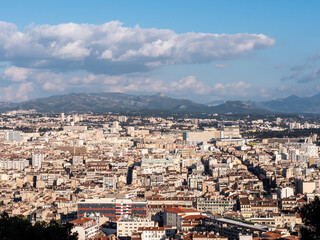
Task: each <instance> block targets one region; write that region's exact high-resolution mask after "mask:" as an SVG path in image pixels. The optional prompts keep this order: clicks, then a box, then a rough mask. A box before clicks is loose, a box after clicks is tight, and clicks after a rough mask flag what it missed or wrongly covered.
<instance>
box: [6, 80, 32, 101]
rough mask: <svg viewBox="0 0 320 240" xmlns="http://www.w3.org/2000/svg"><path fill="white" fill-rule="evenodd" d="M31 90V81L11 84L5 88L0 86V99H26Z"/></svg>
mask: <svg viewBox="0 0 320 240" xmlns="http://www.w3.org/2000/svg"><path fill="white" fill-rule="evenodd" d="M32 91H33V85H32V83H31V82H27V83H21V84H13V85H9V86H7V87H5V88H0V100H1V101H26V100H28V99H29V93H30V92H32Z"/></svg>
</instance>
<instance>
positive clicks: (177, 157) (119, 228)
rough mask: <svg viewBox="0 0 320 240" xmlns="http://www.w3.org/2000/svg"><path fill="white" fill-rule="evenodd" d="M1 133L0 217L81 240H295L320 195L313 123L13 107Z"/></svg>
mask: <svg viewBox="0 0 320 240" xmlns="http://www.w3.org/2000/svg"><path fill="white" fill-rule="evenodd" d="M0 128H1V130H0V139H1V140H0V141H1V145H0V146H1V149H0V159H1V160H0V180H1V181H0V189H1V190H0V193H1V195H0V212H6V213H8V214H9V216H18V215H23V216H24V217H25V218H27V219H28V220H29V221H30V222H31V223H35V222H37V221H46V222H49V221H50V220H52V219H55V220H58V221H62V222H70V223H72V224H73V228H72V231H73V232H77V233H78V237H79V239H96V240H97V239H101V240H102V239H132V240H138V239H141V240H163V239H179V240H189V239H191V240H199V239H208V240H214V239H221V240H222V239H223V240H224V239H241V240H246V239H255V240H258V239H298V233H299V227H300V226H301V225H302V224H303V223H302V219H301V216H300V214H299V209H301V207H303V206H304V205H305V204H308V203H310V202H312V201H313V200H314V199H315V197H316V196H319V191H320V179H319V166H320V158H319V147H318V143H319V142H318V140H319V139H318V135H317V133H318V131H319V128H320V123H319V122H317V118H316V117H314V118H312V117H304V116H302V115H300V116H290V115H288V116H286V115H283V116H281V117H279V116H278V115H258V116H242V117H241V116H238V117H237V116H230V115H218V114H207V115H203V117H202V118H192V117H188V114H186V115H185V116H184V117H183V116H175V115H174V114H172V116H170V115H168V116H166V117H163V116H162V117H154V116H153V117H151V116H138V115H135V116H132V115H130V116H129V115H128V116H125V115H119V114H116V113H114V114H113V113H106V114H101V115H97V114H64V113H61V114H37V113H34V112H32V111H12V112H8V113H5V114H2V115H1V118H0ZM297 131H298V133H299V134H298V135H297V136H296V137H287V136H283V137H281V138H275V137H272V138H268V137H262V138H261V136H263V134H265V135H266V136H268V134H270V133H272V132H287V133H290V132H291V133H294V132H297ZM301 131H302V132H301ZM254 134H256V135H259V136H260V137H259V138H258V137H255V138H253V137H251V136H254ZM299 135H300V136H299ZM244 136H247V137H244Z"/></svg>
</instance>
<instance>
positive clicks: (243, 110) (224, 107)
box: [211, 101, 271, 114]
mask: <svg viewBox="0 0 320 240" xmlns="http://www.w3.org/2000/svg"><path fill="white" fill-rule="evenodd" d="M211 111H212V112H215V113H219V114H223V113H231V114H252V113H260V114H264V113H270V112H271V111H270V110H268V109H263V108H259V107H256V106H254V105H251V104H249V103H247V102H243V101H226V102H225V103H222V104H220V105H216V106H213V107H211Z"/></svg>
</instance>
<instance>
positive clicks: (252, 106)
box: [0, 92, 320, 114]
mask: <svg viewBox="0 0 320 240" xmlns="http://www.w3.org/2000/svg"><path fill="white" fill-rule="evenodd" d="M31 109H35V110H36V111H37V112H41V113H61V112H65V113H69V112H79V113H84V112H94V113H101V112H110V111H112V112H120V111H139V110H165V111H179V112H204V113H218V114H225V113H230V114H253V113H257V114H264V113H314V114H319V113H320V94H317V95H314V96H311V97H298V96H294V95H292V96H289V97H287V98H278V99H275V100H271V101H265V102H254V101H247V102H245V101H216V102H214V103H211V104H201V103H196V102H194V101H191V100H188V99H176V98H171V97H167V96H165V95H164V94H155V95H150V96H147V95H131V94H124V93H114V92H105V93H71V94H65V95H55V96H51V97H46V98H38V99H33V100H28V101H25V102H20V103H10V102H1V103H0V112H7V111H12V110H31Z"/></svg>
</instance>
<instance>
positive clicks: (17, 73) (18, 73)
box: [3, 66, 32, 82]
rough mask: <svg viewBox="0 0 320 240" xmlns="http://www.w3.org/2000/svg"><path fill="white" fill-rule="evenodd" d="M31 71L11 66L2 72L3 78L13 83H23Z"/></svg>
mask: <svg viewBox="0 0 320 240" xmlns="http://www.w3.org/2000/svg"><path fill="white" fill-rule="evenodd" d="M31 72H32V71H31V69H28V68H19V67H16V66H11V67H9V68H7V69H6V70H5V71H4V74H3V75H4V78H5V79H7V80H10V81H13V82H23V81H25V80H26V79H27V78H28V76H29V75H30V74H31Z"/></svg>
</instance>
